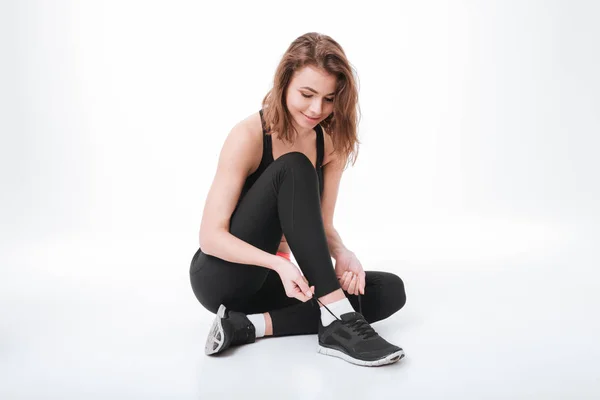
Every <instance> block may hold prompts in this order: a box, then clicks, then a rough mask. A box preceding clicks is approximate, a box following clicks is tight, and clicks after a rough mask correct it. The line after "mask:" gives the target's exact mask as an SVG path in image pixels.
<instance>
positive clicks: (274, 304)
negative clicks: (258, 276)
mask: <svg viewBox="0 0 600 400" xmlns="http://www.w3.org/2000/svg"><path fill="white" fill-rule="evenodd" d="M300 303H302V302H301V301H300V300H298V299H296V298H292V297H288V296H287V294H286V293H285V289H284V287H283V284H282V283H281V279H280V278H279V274H277V272H275V271H272V270H269V272H268V273H267V276H266V278H265V280H264V283H263V285H262V286H261V288H260V289H259V290H258V291H257V292H256V293H254V294H253V295H252V296H249V297H247V298H245V299H242V300H241V301H239V302H238V303H236V304H232V305H231V306H232V309H235V310H236V311H240V312H243V313H246V314H258V313H264V312H269V311H273V310H277V309H280V308H285V307H289V306H293V305H297V304H300Z"/></svg>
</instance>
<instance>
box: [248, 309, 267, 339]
mask: <svg viewBox="0 0 600 400" xmlns="http://www.w3.org/2000/svg"><path fill="white" fill-rule="evenodd" d="M246 318H248V319H249V320H250V322H252V325H254V330H255V331H256V337H257V338H259V337H263V336H265V330H266V329H267V324H266V323H265V316H264V315H263V314H250V315H246Z"/></svg>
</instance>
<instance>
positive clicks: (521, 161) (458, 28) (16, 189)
mask: <svg viewBox="0 0 600 400" xmlns="http://www.w3.org/2000/svg"><path fill="white" fill-rule="evenodd" d="M599 15H600V3H598V2H594V1H588V2H585V1H570V2H568V1H533V0H529V1H487V2H483V1H482V2H474V1H452V2H450V1H448V2H444V1H420V2H408V1H400V2H396V3H395V4H394V5H390V4H388V3H387V2H379V1H369V2H367V3H364V2H351V1H344V2H342V1H331V2H318V1H305V2H300V3H294V4H293V5H292V3H290V4H288V3H285V2H275V1H272V2H267V1H251V2H241V1H240V2H223V3H218V2H210V4H207V2H202V1H130V0H127V1H122V0H120V1H54V2H46V1H16V0H15V1H12V2H11V1H5V2H2V3H1V5H0V44H1V45H2V48H1V54H0V57H1V63H0V132H1V142H0V167H1V168H0V179H1V184H2V186H1V187H2V196H0V218H1V219H0V224H1V229H0V241H1V243H0V250H1V251H2V253H1V254H0V263H1V264H0V267H1V269H2V275H3V278H2V282H1V283H0V291H1V292H2V294H0V298H1V299H2V305H1V306H0V311H2V314H3V315H5V316H7V315H8V317H3V319H4V321H5V327H4V330H3V331H4V335H5V336H6V337H7V340H8V342H7V343H12V344H10V345H8V347H9V348H11V349H13V350H12V351H14V353H11V354H17V355H15V356H14V357H15V358H14V359H15V360H23V359H26V358H23V357H20V356H18V354H20V353H19V351H26V349H30V347H29V345H28V344H27V343H28V342H26V339H25V338H26V337H28V336H27V335H24V336H23V335H22V332H26V331H27V330H28V329H45V330H46V331H49V332H55V335H57V337H58V335H60V332H61V331H62V329H63V326H64V325H63V324H64V323H65V320H62V319H61V318H60V317H59V315H62V314H63V313H65V314H69V313H70V312H72V311H73V308H69V307H67V304H69V305H70V307H77V304H83V303H80V302H82V297H80V296H84V297H85V295H86V292H87V291H88V289H97V290H98V293H104V294H106V293H109V294H111V293H112V294H111V296H113V297H114V298H115V299H116V298H117V297H118V296H125V297H122V298H126V296H132V295H134V296H135V295H139V296H141V297H140V299H142V300H147V301H149V302H152V301H154V302H156V303H152V304H153V307H154V306H157V305H158V306H159V307H161V306H164V307H165V308H168V307H169V304H172V303H169V302H175V300H173V298H172V297H169V298H163V301H160V302H159V301H158V300H156V299H155V296H154V295H153V294H152V293H148V291H147V289H145V287H148V286H145V285H149V282H161V286H160V287H161V288H164V287H170V290H171V292H169V293H177V296H179V299H178V301H180V302H182V303H185V304H186V305H187V306H188V308H186V309H183V310H181V309H180V311H179V312H180V313H181V315H182V318H183V316H184V315H185V313H188V315H189V313H191V312H199V311H198V307H199V305H198V304H197V303H194V302H195V299H194V298H193V295H192V294H191V289H190V288H189V283H188V282H187V281H186V279H187V269H188V267H189V262H190V260H191V257H192V255H193V253H194V252H195V250H196V249H197V243H198V229H199V223H200V220H201V214H202V208H203V204H204V199H205V197H206V194H207V192H208V189H209V186H210V184H211V182H212V178H213V175H214V172H215V168H216V162H217V158H218V154H219V151H220V148H221V145H222V144H223V140H224V138H225V136H226V135H227V133H228V132H229V130H230V129H231V128H232V127H233V125H234V124H235V123H237V122H238V121H239V120H241V119H243V118H245V117H246V116H248V115H249V114H251V113H254V112H257V111H258V109H259V108H260V101H261V100H262V98H263V96H264V94H265V93H266V91H267V90H268V89H269V88H270V85H271V80H272V77H273V73H274V70H275V67H276V65H277V63H278V61H279V59H280V57H281V56H282V54H283V52H284V51H285V49H286V48H287V46H288V45H289V44H290V43H291V41H292V40H293V39H295V38H296V37H297V36H299V35H301V34H303V33H306V32H310V31H317V32H322V33H326V34H328V35H330V36H332V37H333V38H334V39H336V40H337V41H338V42H339V43H340V44H341V45H342V46H343V47H344V49H345V51H346V53H347V56H348V58H349V59H350V61H351V63H352V64H353V66H354V67H355V68H356V70H357V72H358V76H359V82H360V105H361V111H362V120H361V123H360V127H359V138H360V140H361V141H362V146H361V149H360V153H359V158H358V162H357V163H356V165H355V166H354V167H351V168H349V169H348V170H347V171H346V173H345V174H344V177H343V179H342V185H341V190H340V195H339V199H338V205H337V208H336V215H335V225H336V227H337V229H338V230H339V232H340V234H341V237H342V238H343V240H344V242H345V243H346V245H347V246H348V247H349V248H350V249H352V250H354V251H356V252H357V254H358V255H359V258H360V259H361V261H363V264H364V265H365V266H366V267H367V268H368V267H369V265H370V264H371V263H376V262H379V261H384V260H388V259H394V260H399V261H402V262H405V263H412V264H411V265H418V264H422V265H428V266H429V267H430V268H432V269H434V270H439V271H444V274H448V273H450V274H451V273H454V272H456V271H457V270H461V271H464V270H470V269H471V270H477V269H481V268H502V265H503V263H505V262H509V261H515V260H519V262H521V263H523V265H525V264H527V263H528V262H534V261H536V262H538V264H537V267H536V268H537V269H538V270H539V273H540V276H543V275H544V274H545V273H546V272H547V271H549V270H555V271H557V270H560V271H564V272H565V273H568V271H578V273H579V274H582V275H580V276H583V277H584V280H585V281H587V282H593V281H594V280H595V279H597V278H598V272H597V268H598V266H599V265H598V264H599V263H598V260H599V258H598V256H597V246H598V239H599V238H600V235H599V229H598V227H599V223H600V212H599V211H600V207H599V206H598V204H600V179H599V178H598V171H600V161H599V159H598V157H597V154H596V153H597V152H598V149H599V148H600V138H599V135H598V134H599V133H600V113H599V112H598V111H599V110H600V98H599V95H598V93H599V92H600V77H599V74H598V71H599V70H600V51H599V50H598V49H599V48H600V46H599V43H598V42H599V38H600V28H598V25H597V20H598V17H599ZM540 260H547V262H542V263H539V262H540ZM594 285H595V283H594ZM155 286H156V285H155ZM596 287H597V286H594V290H595V288H596ZM589 289H590V291H591V290H592V288H591V287H590V288H589ZM573 290H574V291H576V290H577V285H574V286H573ZM590 293H591V292H590ZM51 299H54V300H51ZM56 299H61V301H62V302H58V300H56ZM98 299H100V297H98ZM48 301H55V302H56V303H52V304H54V305H55V306H56V307H54V308H52V310H53V311H52V313H50V314H49V313H46V312H43V311H40V310H44V308H43V307H48V310H50V309H51V308H50V306H49V305H48V304H49V303H48ZM114 301H115V304H117V301H116V300H114ZM593 301H594V302H597V300H595V299H594V300H593ZM40 302H41V303H40ZM40 304H45V306H40ZM61 304H62V305H64V307H63V306H61ZM121 304H123V303H121ZM159 304H160V305H159ZM165 304H166V305H165ZM40 307H42V308H41V309H40ZM111 307H112V306H111ZM116 307H117V308H119V306H116ZM35 310H37V312H38V313H37V314H35V313H34V314H35V315H36V317H35V318H28V317H27V315H34V314H31V313H32V312H34V311H35ZM68 310H71V311H68ZM78 310H79V312H81V313H86V312H89V308H88V309H86V308H85V307H84V306H83V305H82V306H81V309H78ZM146 312H148V313H150V311H146ZM49 315H50V316H49ZM109 315H110V313H108V311H107V313H106V314H101V317H100V318H103V317H109ZM15 326H18V327H19V328H18V330H17V328H14V327H15ZM595 329H597V325H595ZM32 335H33V334H32ZM73 335H75V334H73ZM0 336H1V335H0ZM74 337H75V336H74ZM9 339H11V340H14V342H11V340H9ZM59 347H60V346H59ZM57 351H58V350H57ZM0 358H2V357H0ZM27 360H29V359H27ZM23 363H25V361H23ZM0 365H1V364H0ZM28 365H29V364H28ZM7 368H8V367H7ZM15 376H16V375H15ZM19 376H20V375H19ZM39 376H43V374H42V372H40V375H39ZM15 379H16V378H15ZM23 379H25V378H23ZM16 381H18V379H16ZM48 382H50V378H48ZM596 387H597V386H596ZM5 390H6V391H8V392H9V393H12V394H13V395H14V394H15V393H18V391H16V390H17V389H14V388H13V389H11V388H10V387H8V386H7V389H5ZM58 392H59V391H58V389H57V393H58ZM0 393H2V392H1V391H0Z"/></svg>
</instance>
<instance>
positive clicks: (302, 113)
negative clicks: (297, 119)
mask: <svg viewBox="0 0 600 400" xmlns="http://www.w3.org/2000/svg"><path fill="white" fill-rule="evenodd" d="M302 115H304V116H305V117H306V118H308V119H313V120H317V119H319V118H320V117H317V118H313V117H309V116H308V115H306V114H304V113H302Z"/></svg>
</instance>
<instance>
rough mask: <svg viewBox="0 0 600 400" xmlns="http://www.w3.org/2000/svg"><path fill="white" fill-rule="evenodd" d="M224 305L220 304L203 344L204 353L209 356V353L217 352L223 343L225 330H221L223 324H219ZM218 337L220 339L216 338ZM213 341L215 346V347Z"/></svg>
mask: <svg viewBox="0 0 600 400" xmlns="http://www.w3.org/2000/svg"><path fill="white" fill-rule="evenodd" d="M225 309H226V308H225V306H224V305H223V304H221V306H220V307H219V310H218V311H217V316H216V317H215V320H214V321H213V324H212V326H211V327H210V331H209V332H208V337H207V338H206V344H205V345H204V353H205V354H206V355H207V356H209V355H211V354H215V353H218V352H219V351H220V350H221V348H222V347H223V343H225V332H224V331H223V325H221V318H223V317H224V316H225ZM218 338H220V339H218ZM215 343H216V344H217V346H216V347H215Z"/></svg>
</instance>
